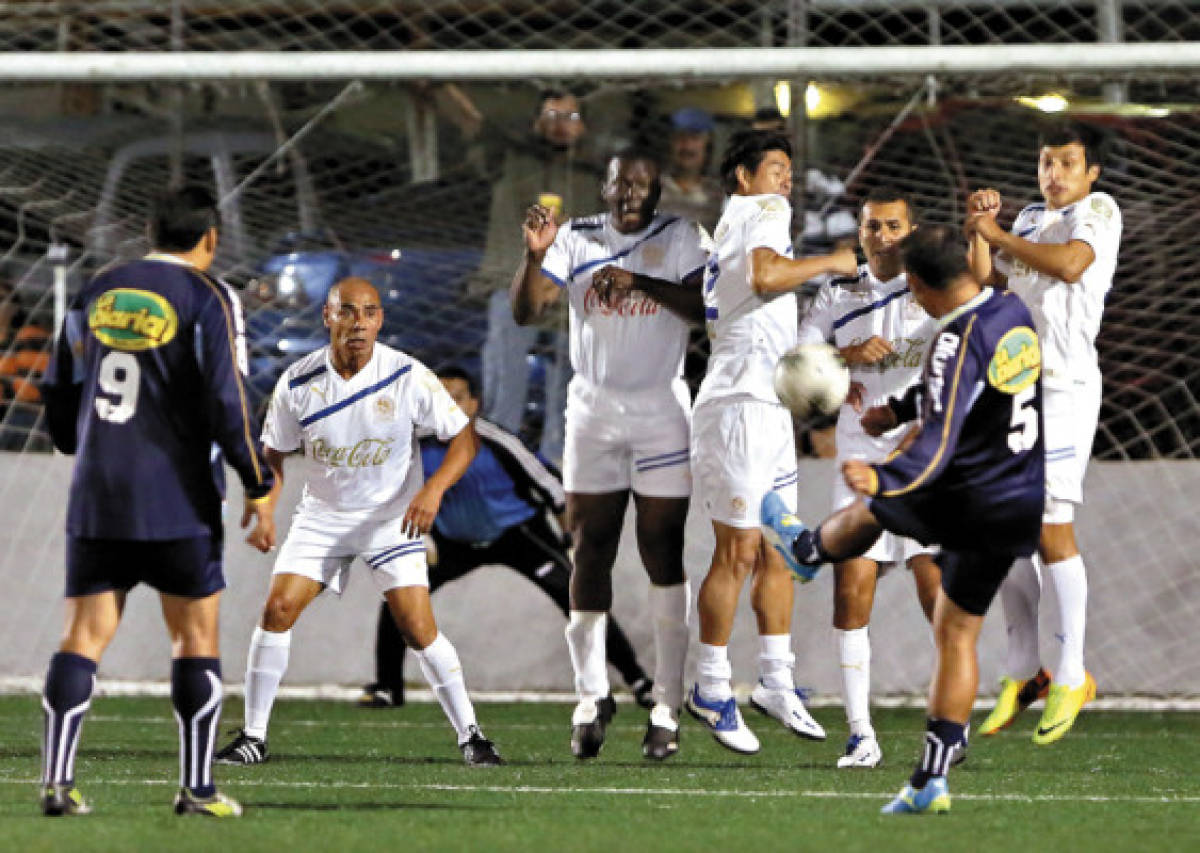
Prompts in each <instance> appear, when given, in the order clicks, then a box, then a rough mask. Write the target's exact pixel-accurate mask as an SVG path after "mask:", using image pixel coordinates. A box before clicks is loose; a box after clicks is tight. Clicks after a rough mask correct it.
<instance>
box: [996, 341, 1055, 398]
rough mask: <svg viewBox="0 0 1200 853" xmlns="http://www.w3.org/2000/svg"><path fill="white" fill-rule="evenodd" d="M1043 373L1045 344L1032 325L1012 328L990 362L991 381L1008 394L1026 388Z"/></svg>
mask: <svg viewBox="0 0 1200 853" xmlns="http://www.w3.org/2000/svg"><path fill="white" fill-rule="evenodd" d="M1041 375H1042V347H1041V344H1040V343H1039V342H1038V336H1037V332H1035V331H1034V330H1033V329H1031V328H1029V327H1028V326H1017V327H1016V328H1015V329H1009V330H1008V331H1007V332H1005V333H1004V337H1002V338H1001V339H1000V343H998V344H996V352H995V353H994V354H993V355H992V360H991V363H990V364H988V370H987V376H988V382H990V383H991V385H992V387H993V388H996V389H997V390H998V391H1003V392H1004V393H1005V394H1016V393H1018V392H1020V391H1024V390H1025V389H1026V388H1028V387H1029V386H1030V385H1032V384H1033V383H1034V382H1037V379H1038V377H1039V376H1041Z"/></svg>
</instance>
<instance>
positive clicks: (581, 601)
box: [511, 151, 707, 760]
mask: <svg viewBox="0 0 1200 853" xmlns="http://www.w3.org/2000/svg"><path fill="white" fill-rule="evenodd" d="M660 194H661V183H660V168H659V164H658V162H657V160H656V159H655V158H654V157H653V155H650V154H648V153H646V152H640V151H627V152H623V153H621V154H618V155H617V156H615V157H613V158H612V159H611V160H610V161H609V164H608V171H607V175H606V178H605V182H604V184H603V186H602V188H601V195H602V197H603V199H604V201H605V202H606V203H607V204H608V212H607V213H603V214H597V215H596V216H588V217H583V218H578V219H571V220H569V221H568V222H566V223H564V224H563V225H562V226H561V227H560V226H559V225H557V224H556V223H555V222H554V219H553V217H552V216H551V215H550V211H549V210H547V209H546V208H544V207H539V206H534V207H532V208H530V210H529V214H528V216H527V218H526V220H525V223H524V234H525V246H526V253H525V261H524V262H523V263H522V264H521V266H520V268H519V269H518V270H517V274H516V276H515V278H514V279H513V286H512V294H511V295H512V305H513V315H514V317H515V319H516V321H517V322H518V323H528V322H531V321H533V320H535V319H536V318H537V317H538V316H539V315H540V314H541V313H542V312H543V311H544V310H545V309H546V307H547V306H549V305H550V304H551V303H552V302H554V301H555V300H557V299H558V298H559V295H560V294H561V293H563V292H565V293H566V296H567V299H568V300H569V302H570V335H571V366H572V368H574V371H575V378H574V379H572V380H571V385H570V389H569V391H568V395H567V412H566V421H567V437H566V448H565V453H564V455H563V484H564V486H565V487H566V490H567V518H568V524H569V526H570V528H571V533H572V536H573V537H574V540H575V565H574V569H573V571H572V575H571V614H570V622H569V624H568V625H567V631H566V634H567V645H568V646H569V649H570V653H571V664H572V666H573V667H574V669H575V687H576V693H577V694H578V695H579V703H578V705H577V706H576V708H575V711H574V713H573V714H572V715H571V751H572V752H573V753H574V754H575V756H576V757H578V758H585V759H586V758H594V757H595V756H596V755H598V754H599V752H600V748H601V747H602V746H603V744H604V737H605V727H606V726H607V724H608V722H609V720H610V719H611V717H612V714H613V713H614V712H615V706H614V705H613V704H612V700H611V698H609V686H608V673H607V664H606V662H605V633H606V624H607V617H608V611H609V609H610V608H611V607H612V568H613V563H614V561H615V560H616V555H617V544H618V542H619V540H620V537H621V528H622V526H623V524H624V519H625V510H626V507H627V505H628V503H629V497H630V494H632V495H633V502H634V507H635V509H636V512H637V543H638V552H639V553H640V555H641V557H642V562H643V563H644V564H645V567H646V572H647V574H648V575H649V576H650V610H651V613H652V618H653V620H654V645H655V652H656V665H655V675H654V703H655V704H654V707H653V708H652V709H651V711H650V721H649V725H648V727H647V729H646V736H645V738H644V739H643V741H642V752H643V755H645V757H647V758H650V759H655V760H662V759H665V758H668V757H670V756H671V755H674V754H675V752H676V751H677V750H678V749H679V710H680V706H681V705H682V702H683V665H684V660H685V658H686V657H687V641H688V627H687V620H688V606H689V603H690V594H689V590H688V585H687V580H686V577H685V575H684V571H683V532H684V524H685V522H686V520H687V510H688V499H689V496H690V495H691V491H692V479H691V472H690V469H689V467H688V453H689V431H690V430H689V402H690V401H689V399H688V391H687V386H686V385H685V384H684V381H683V378H682V375H683V359H684V354H685V352H686V349H687V340H688V326H689V323H690V322H695V323H698V322H700V319H701V318H702V316H703V304H702V302H701V299H700V279H701V275H702V273H703V270H704V264H705V261H706V259H707V253H706V251H705V245H706V243H707V235H706V234H705V233H704V231H703V229H702V228H700V227H699V226H698V225H696V223H694V222H689V221H687V220H684V219H680V218H679V217H676V216H666V215H658V214H655V205H657V203H658V199H659V195H660Z"/></svg>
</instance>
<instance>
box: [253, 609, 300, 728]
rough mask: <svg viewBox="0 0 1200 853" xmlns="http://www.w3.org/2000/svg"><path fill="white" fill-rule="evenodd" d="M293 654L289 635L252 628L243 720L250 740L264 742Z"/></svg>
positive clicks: (288, 633)
mask: <svg viewBox="0 0 1200 853" xmlns="http://www.w3.org/2000/svg"><path fill="white" fill-rule="evenodd" d="M291 650H292V632H291V631H290V630H288V631H265V630H263V629H262V628H257V627H256V628H255V629H254V633H253V634H251V635H250V651H249V652H248V653H247V655H246V682H245V683H246V716H245V730H246V734H248V735H249V736H250V737H256V738H260V739H263V740H265V739H266V737H267V723H268V722H270V720H271V708H272V706H273V705H274V704H275V694H277V693H278V692H279V682H280V680H282V678H283V674H284V673H285V672H287V665H288V655H289V654H290V653H291Z"/></svg>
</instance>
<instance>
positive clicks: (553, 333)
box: [476, 91, 602, 465]
mask: <svg viewBox="0 0 1200 853" xmlns="http://www.w3.org/2000/svg"><path fill="white" fill-rule="evenodd" d="M587 130H588V128H587V124H586V123H585V122H584V115H583V107H582V105H581V104H580V102H579V98H577V97H576V96H575V95H574V94H572V93H570V92H566V91H547V92H543V93H542V96H541V97H540V98H539V99H538V107H537V111H536V112H535V113H534V119H533V124H532V126H531V138H530V139H529V141H528V142H527V143H526V144H524V145H520V146H510V147H509V148H508V150H507V151H506V152H505V154H504V162H503V166H502V167H501V169H500V171H499V175H498V177H497V178H496V180H495V183H494V184H493V186H492V206H491V213H490V218H489V221H488V233H487V243H486V246H485V248H484V255H483V264H482V272H481V275H480V276H478V277H477V284H476V287H477V292H480V293H484V294H487V295H488V300H489V301H488V335H487V341H486V342H485V343H484V347H483V387H484V391H485V399H484V403H483V410H484V413H485V414H486V416H487V417H488V419H489V420H491V421H492V422H493V423H495V424H497V425H498V426H500V427H502V428H504V429H506V430H508V431H509V432H519V431H520V429H521V420H522V416H523V415H524V413H525V408H526V400H527V398H528V395H529V367H528V361H527V357H528V355H529V352H530V350H531V349H533V348H534V346H535V344H536V343H537V342H538V337H539V334H543V335H547V336H548V337H549V346H548V349H549V351H550V352H551V353H552V354H553V363H552V364H550V365H548V367H547V370H546V417H545V423H544V425H543V428H542V441H541V452H542V454H543V455H544V456H545V457H546V458H548V459H550V460H551V461H553V462H554V463H555V464H556V465H557V464H559V463H561V461H562V451H563V424H564V421H563V412H564V409H565V408H566V399H567V383H568V382H569V381H570V379H571V367H570V363H569V360H568V358H567V334H566V328H565V325H566V312H565V310H563V309H562V308H558V309H555V310H552V311H550V312H548V313H547V315H546V317H545V318H543V320H542V322H541V323H540V324H538V325H535V326H530V327H524V328H523V327H521V326H518V325H517V324H516V323H515V322H513V316H512V308H511V306H510V305H509V300H508V286H509V284H510V283H511V281H512V271H513V270H514V269H516V268H517V267H518V266H519V265H520V263H521V259H522V258H523V257H524V255H525V243H524V241H523V240H522V239H521V233H520V231H519V230H517V229H516V228H515V226H514V223H520V222H523V221H524V219H525V210H526V209H527V208H528V207H529V206H530V205H532V204H541V205H543V206H544V207H547V208H549V209H550V210H552V211H553V212H554V216H555V218H556V219H557V220H558V221H560V222H562V221H565V220H566V219H568V218H569V217H571V216H581V215H583V214H584V213H587V212H590V211H591V210H593V209H594V208H595V207H596V205H597V203H598V201H599V198H600V181H601V177H602V176H601V173H600V170H599V168H597V167H596V166H595V165H594V164H592V163H590V162H589V161H588V159H587V158H586V157H585V156H583V154H582V148H583V144H584V140H585V137H586V134H587Z"/></svg>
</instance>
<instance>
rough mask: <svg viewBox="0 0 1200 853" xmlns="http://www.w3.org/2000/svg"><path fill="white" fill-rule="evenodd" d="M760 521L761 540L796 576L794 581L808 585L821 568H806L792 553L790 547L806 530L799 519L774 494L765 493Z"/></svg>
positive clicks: (781, 499)
mask: <svg viewBox="0 0 1200 853" xmlns="http://www.w3.org/2000/svg"><path fill="white" fill-rule="evenodd" d="M760 521H761V522H762V534H763V538H764V539H766V540H767V544H769V545H770V546H771V547H772V548H774V549H775V550H776V551H777V552H778V553H779V555H780V556H781V557H783V560H784V562H785V563H787V567H788V570H789V571H791V573H792V574H793V575H795V576H796V580H798V581H800V583H808V582H809V581H810V580H812V579H813V578H814V577H816V575H817V571H818V570H819V569H820V568H821V567H820V566H819V565H817V566H806V565H804V564H803V563H801V562H800V561H799V560H797V559H796V555H795V554H794V553H792V545H794V544H795V542H796V540H797V539H798V538H800V534H801V533H803V532H804V531H805V530H807V529H808V528H806V527H805V526H804V524H803V522H801V521H800V519H798V518H796V516H794V515H792V513H791V512H790V511H789V510H788V508H787V505H786V504H785V503H784V502H783V498H781V497H779V495H778V494H776V493H775V492H767V496H766V497H765V498H763V502H762V510H761V518H760Z"/></svg>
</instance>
